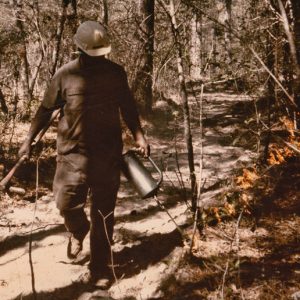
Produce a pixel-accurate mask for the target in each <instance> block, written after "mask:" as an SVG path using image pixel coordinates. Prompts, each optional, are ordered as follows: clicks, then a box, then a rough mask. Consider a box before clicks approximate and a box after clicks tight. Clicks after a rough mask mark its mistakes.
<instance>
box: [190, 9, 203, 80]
mask: <svg viewBox="0 0 300 300" xmlns="http://www.w3.org/2000/svg"><path fill="white" fill-rule="evenodd" d="M190 30H191V46H190V64H191V67H190V76H191V79H192V80H195V81H197V80H199V79H201V66H202V61H201V46H202V45H201V31H200V22H199V20H198V18H197V16H196V15H194V16H193V17H192V18H191V21H190Z"/></svg>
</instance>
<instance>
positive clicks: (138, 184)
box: [122, 150, 163, 199]
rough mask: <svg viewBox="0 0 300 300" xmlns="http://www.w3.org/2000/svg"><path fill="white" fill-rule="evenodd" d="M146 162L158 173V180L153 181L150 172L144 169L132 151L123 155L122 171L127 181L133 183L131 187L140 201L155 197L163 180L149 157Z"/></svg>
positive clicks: (159, 171)
mask: <svg viewBox="0 0 300 300" xmlns="http://www.w3.org/2000/svg"><path fill="white" fill-rule="evenodd" d="M148 160H149V161H150V163H151V164H152V165H153V167H154V168H155V170H156V171H157V172H158V174H159V179H158V180H155V179H154V178H153V177H152V175H151V172H150V171H148V170H147V169H146V167H145V166H144V165H143V163H142V162H141V161H140V159H139V158H138V157H137V155H136V154H135V152H134V151H132V150H130V151H128V152H126V153H125V154H123V163H122V171H123V173H124V175H125V177H126V178H127V179H128V181H130V182H132V183H133V186H134V187H135V189H136V190H137V192H138V193H139V194H140V196H141V197H142V199H146V198H150V197H153V196H155V195H156V194H157V190H158V188H159V186H160V184H161V182H162V179H163V175H162V172H161V170H160V169H159V168H158V167H157V165H156V164H155V163H154V161H153V160H152V158H151V157H150V156H149V157H148Z"/></svg>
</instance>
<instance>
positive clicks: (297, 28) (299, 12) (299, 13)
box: [291, 0, 300, 127]
mask: <svg viewBox="0 0 300 300" xmlns="http://www.w3.org/2000/svg"><path fill="white" fill-rule="evenodd" d="M291 3H292V10H293V17H294V28H293V32H294V37H295V47H296V59H297V65H298V69H300V2H299V0H291ZM295 100H296V104H297V107H298V111H300V75H299V74H298V78H297V83H296V86H295ZM299 118H300V117H299V116H298V123H299ZM299 125H300V124H298V127H299Z"/></svg>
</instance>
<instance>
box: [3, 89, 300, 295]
mask: <svg viewBox="0 0 300 300" xmlns="http://www.w3.org/2000/svg"><path fill="white" fill-rule="evenodd" d="M191 101H192V109H191V116H192V124H193V127H192V131H193V138H194V145H195V149H194V150H195V161H196V171H197V174H199V172H200V168H199V166H200V165H201V164H200V162H201V152H202V151H203V167H202V180H201V197H200V205H201V207H204V208H205V209H204V212H205V215H204V214H203V215H202V217H203V218H204V223H205V224H204V225H203V229H202V230H201V232H200V233H199V232H198V231H196V232H195V236H194V238H193V245H192V247H190V245H189V244H188V243H187V242H183V239H182V236H181V235H180V233H179V231H178V230H177V228H176V226H175V225H174V223H173V222H172V221H171V220H170V218H169V216H168V214H167V213H166V212H165V211H163V210H162V209H161V208H160V207H159V206H158V205H157V203H156V201H155V199H145V200H141V199H140V198H139V196H138V195H137V194H136V193H135V192H134V190H133V189H132V187H131V186H130V184H129V183H128V182H127V181H126V180H125V178H123V177H122V182H121V188H120V191H119V193H118V200H117V207H116V212H115V216H116V225H115V234H114V245H113V246H112V249H113V259H114V262H113V265H114V270H115V273H116V281H115V283H114V284H113V285H112V287H111V288H110V289H109V290H108V291H101V290H97V289H95V288H92V287H91V286H86V285H83V284H81V283H80V282H79V281H78V278H79V276H80V274H81V273H82V272H84V271H85V270H86V268H87V263H88V259H89V252H88V249H89V239H88V238H86V240H85V242H84V249H83V253H82V254H81V256H80V257H79V258H78V259H77V260H76V261H70V260H69V259H68V258H67V256H66V246H67V240H68V233H67V232H66V231H65V229H64V226H63V221H62V218H61V217H60V216H59V214H58V211H57V209H56V207H55V203H54V201H53V195H52V192H51V182H52V178H53V174H54V169H55V151H54V150H53V148H54V143H55V129H51V130H50V131H49V133H47V135H46V137H45V142H44V150H43V151H42V154H41V156H40V158H39V160H38V162H39V163H38V164H37V163H36V161H37V159H36V157H35V159H32V160H31V161H30V162H28V163H26V164H25V165H24V166H23V167H22V168H21V169H20V170H19V172H18V174H16V178H15V179H14V180H13V182H12V183H13V185H17V186H21V187H23V188H25V189H26V194H25V195H17V194H12V193H2V194H1V200H0V211H1V214H0V237H1V240H0V255H1V257H0V295H1V297H0V298H1V300H2V299H3V300H6V299H7V300H8V299H58V300H60V299H69V300H73V299H74V300H75V299H79V300H87V299H143V300H144V299H166V300H168V299H170V300H171V299H178V300H179V299H191V300H192V299H211V300H212V299H300V202H299V198H300V191H299V186H300V174H299V170H300V160H299V158H296V157H290V158H289V159H286V160H283V161H282V163H281V164H272V165H269V166H266V167H265V168H263V169H259V170H258V167H257V165H258V164H257V155H256V146H257V145H256V137H255V135H253V134H251V132H250V131H249V130H247V126H246V125H249V122H250V121H249V122H248V121H247V120H249V119H247V118H249V115H250V113H249V110H250V109H252V108H251V107H252V106H253V104H252V100H251V99H250V98H249V97H247V96H244V95H236V94H231V93H226V94H223V93H207V94H204V97H203V116H202V117H203V125H204V128H203V143H201V139H200V130H199V118H200V116H199V105H198V104H199V103H198V104H197V102H195V101H193V100H192V99H191ZM177 111H179V107H178V106H177V105H176V103H173V104H170V103H169V104H168V105H166V102H164V101H160V102H158V103H157V105H156V109H155V111H154V115H153V118H152V119H151V122H147V121H145V122H144V127H145V130H146V133H147V136H148V137H149V139H150V143H151V145H152V157H153V159H154V160H155V161H156V162H157V163H158V164H159V166H160V167H161V168H162V169H163V174H164V182H163V184H162V187H161V189H160V191H159V193H158V199H159V201H160V202H162V203H163V204H164V206H165V207H166V208H167V209H168V212H169V213H170V214H171V215H172V216H173V217H174V219H175V220H176V223H177V224H178V225H179V226H180V228H181V229H182V230H183V231H184V232H185V233H186V234H187V235H188V236H189V237H190V238H191V237H192V236H193V233H194V230H193V220H192V215H191V213H190V209H189V203H188V202H187V201H185V197H184V195H185V193H184V190H185V188H188V187H189V176H188V174H189V173H188V167H187V166H188V163H187V155H186V151H185V146H184V142H183V136H182V125H181V124H182V117H181V113H178V112H177ZM27 128H28V126H27V125H26V126H25V125H22V124H21V125H17V126H16V128H15V130H14V132H15V134H14V139H13V143H15V145H17V143H18V142H20V140H22V138H24V134H25V132H26V130H27ZM7 130H8V131H9V130H10V129H9V128H8V129H7ZM9 140H10V139H9V138H8V141H7V143H8V142H9ZM2 142H3V141H2ZM15 148H16V147H15ZM1 162H2V163H3V164H4V165H5V166H6V168H7V169H9V168H10V167H11V166H12V161H9V160H8V159H6V160H5V161H4V160H3V161H1ZM178 165H179V167H178ZM37 166H38V168H37ZM36 174H38V175H39V176H38V178H39V181H38V184H37V182H36ZM155 176H156V175H155ZM37 191H38V193H37ZM36 199H37V201H35V200H36ZM88 208H89V203H87V207H86V209H87V212H88ZM205 216H206V217H205ZM190 248H191V249H190ZM190 250H191V254H190V253H189V252H190ZM33 275H34V276H33ZM33 286H34V291H33Z"/></svg>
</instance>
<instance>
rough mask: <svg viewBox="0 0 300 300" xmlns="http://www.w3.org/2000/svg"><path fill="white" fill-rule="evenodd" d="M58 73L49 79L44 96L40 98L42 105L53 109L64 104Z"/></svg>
mask: <svg viewBox="0 0 300 300" xmlns="http://www.w3.org/2000/svg"><path fill="white" fill-rule="evenodd" d="M60 78H61V77H60V74H59V73H56V74H55V75H54V76H53V78H52V79H51V82H50V85H49V86H48V88H47V90H46V92H45V94H44V98H43V100H42V106H43V107H45V108H47V109H49V110H55V109H58V108H60V107H62V106H63V105H64V101H63V99H62V95H61V80H60Z"/></svg>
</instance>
